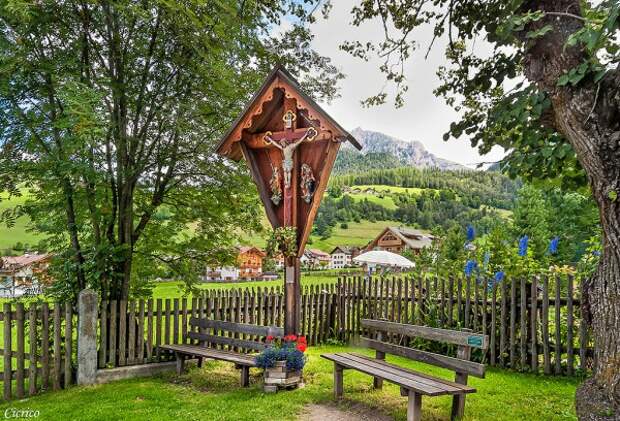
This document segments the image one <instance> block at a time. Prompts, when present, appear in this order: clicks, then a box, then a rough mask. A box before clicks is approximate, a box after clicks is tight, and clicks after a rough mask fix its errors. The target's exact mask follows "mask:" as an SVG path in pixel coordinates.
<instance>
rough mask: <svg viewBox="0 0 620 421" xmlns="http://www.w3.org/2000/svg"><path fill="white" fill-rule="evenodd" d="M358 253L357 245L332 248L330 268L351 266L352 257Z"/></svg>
mask: <svg viewBox="0 0 620 421" xmlns="http://www.w3.org/2000/svg"><path fill="white" fill-rule="evenodd" d="M359 254H360V249H359V247H351V246H337V247H336V248H334V249H333V250H332V252H331V253H329V255H330V261H329V268H330V269H342V268H346V267H349V266H353V264H354V263H353V258H354V257H355V256H357V255H359Z"/></svg>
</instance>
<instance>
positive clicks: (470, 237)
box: [466, 225, 476, 242]
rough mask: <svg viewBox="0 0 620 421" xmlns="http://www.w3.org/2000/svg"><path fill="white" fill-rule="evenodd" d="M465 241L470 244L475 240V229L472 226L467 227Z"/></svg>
mask: <svg viewBox="0 0 620 421" xmlns="http://www.w3.org/2000/svg"><path fill="white" fill-rule="evenodd" d="M466 233H467V241H469V242H472V241H474V238H476V229H475V228H474V226H473V225H467V231H466Z"/></svg>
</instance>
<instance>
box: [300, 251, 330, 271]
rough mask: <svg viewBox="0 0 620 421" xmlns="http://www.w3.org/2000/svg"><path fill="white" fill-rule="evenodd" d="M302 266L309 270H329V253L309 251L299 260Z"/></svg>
mask: <svg viewBox="0 0 620 421" xmlns="http://www.w3.org/2000/svg"><path fill="white" fill-rule="evenodd" d="M299 260H300V261H301V265H302V266H303V267H305V268H308V269H327V268H328V267H329V263H330V260H331V258H330V255H329V253H325V252H324V251H321V250H318V249H308V250H306V251H305V252H304V254H303V256H301V258H300V259H299Z"/></svg>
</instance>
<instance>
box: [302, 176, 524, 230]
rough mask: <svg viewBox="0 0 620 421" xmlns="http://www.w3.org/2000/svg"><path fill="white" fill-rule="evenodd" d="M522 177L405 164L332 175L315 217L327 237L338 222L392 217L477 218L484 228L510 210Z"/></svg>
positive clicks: (421, 220) (427, 224) (443, 224)
mask: <svg viewBox="0 0 620 421" xmlns="http://www.w3.org/2000/svg"><path fill="white" fill-rule="evenodd" d="M519 187H520V182H518V181H514V180H510V179H509V178H508V177H506V176H504V175H501V174H499V173H496V172H482V171H471V170H455V171H446V170H439V169H436V168H412V167H399V168H388V169H373V170H370V171H365V172H353V173H351V174H345V175H339V176H335V177H333V178H332V180H331V182H330V187H329V189H328V192H329V193H328V195H327V196H326V197H325V198H324V199H323V203H322V204H321V207H320V209H319V213H318V216H317V220H316V222H315V229H314V233H315V235H318V236H320V237H322V238H327V237H329V236H330V235H331V233H332V230H333V228H334V227H336V226H341V227H346V226H347V225H348V224H349V223H351V222H353V223H357V222H359V221H361V220H368V221H379V220H392V221H395V222H397V223H402V224H406V225H410V226H415V227H418V228H422V229H427V230H432V229H435V228H442V229H448V228H450V227H451V226H453V225H460V226H464V225H465V224H468V223H470V222H471V221H477V225H479V227H480V228H481V229H482V230H484V229H485V227H490V226H492V225H493V222H494V221H496V220H497V219H498V218H500V217H503V216H505V215H506V213H507V212H509V211H510V210H511V209H512V207H513V204H514V200H515V197H516V193H517V191H518V189H519Z"/></svg>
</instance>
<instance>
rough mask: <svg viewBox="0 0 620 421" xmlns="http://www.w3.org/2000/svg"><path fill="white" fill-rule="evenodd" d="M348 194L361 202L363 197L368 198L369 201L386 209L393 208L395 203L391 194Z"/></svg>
mask: <svg viewBox="0 0 620 421" xmlns="http://www.w3.org/2000/svg"><path fill="white" fill-rule="evenodd" d="M349 196H350V197H351V198H352V199H353V200H355V201H356V202H361V201H363V200H364V199H366V200H368V201H369V202H370V203H374V204H376V205H380V206H383V207H384V208H386V209H388V210H395V209H396V208H397V207H396V204H395V203H394V199H392V197H391V196H383V197H380V196H375V195H374V194H366V193H349Z"/></svg>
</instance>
